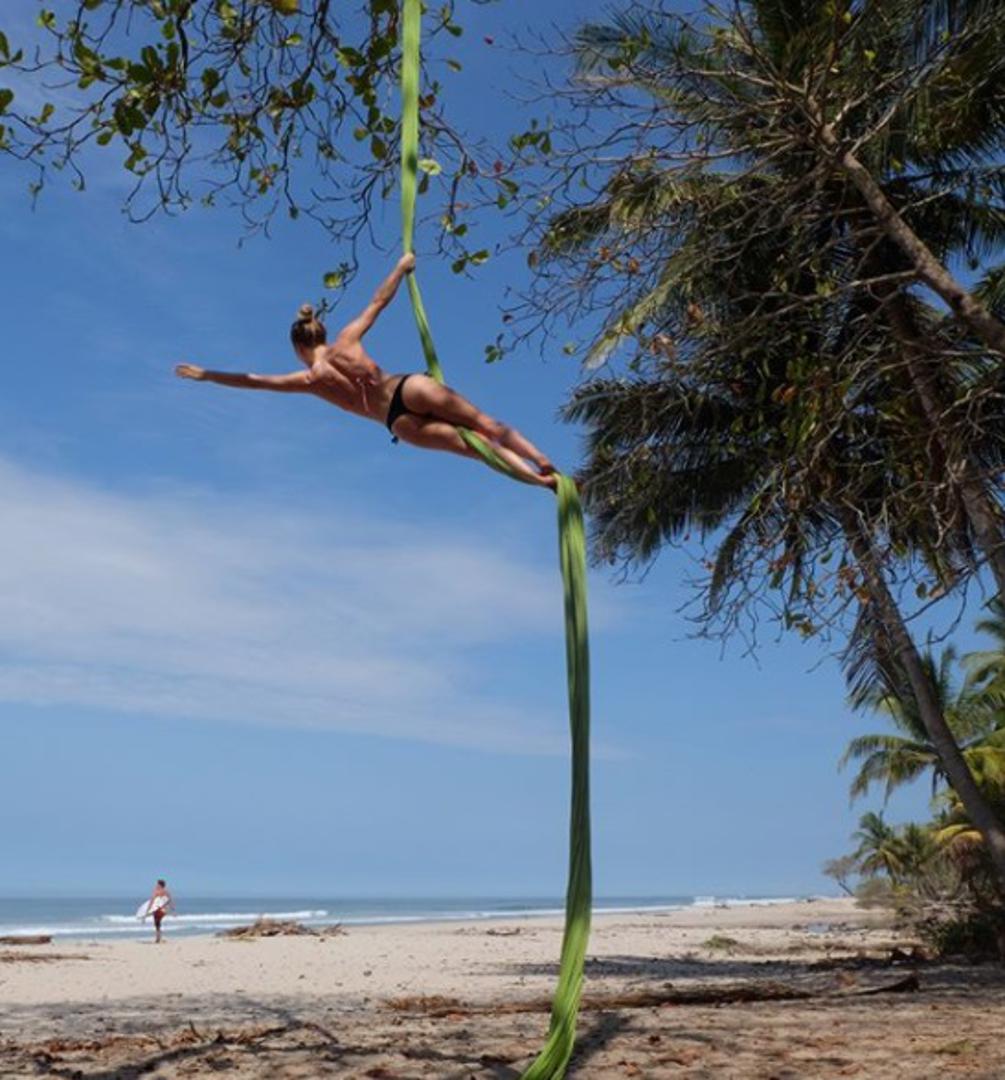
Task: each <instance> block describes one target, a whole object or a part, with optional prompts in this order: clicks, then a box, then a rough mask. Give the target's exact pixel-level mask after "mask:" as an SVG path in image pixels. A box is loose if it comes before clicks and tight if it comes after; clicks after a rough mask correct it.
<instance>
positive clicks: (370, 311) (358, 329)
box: [339, 254, 415, 341]
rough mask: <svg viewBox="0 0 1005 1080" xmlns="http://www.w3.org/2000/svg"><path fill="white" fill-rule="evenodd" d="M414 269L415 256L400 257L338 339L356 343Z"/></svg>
mask: <svg viewBox="0 0 1005 1080" xmlns="http://www.w3.org/2000/svg"><path fill="white" fill-rule="evenodd" d="M414 269H415V256H414V255H412V254H409V255H402V257H401V258H400V259H399V260H398V265H397V266H396V267H395V268H394V269H393V270H392V271H391V273H390V274H388V276H387V277H386V278H385V279H384V280H383V281H382V282H381V283H380V287H379V288H378V289H377V291H376V292H375V293H374V294H373V299H372V300H371V301H370V303H369V304H367V305H366V307H365V308H364V310H363V313H362V314H361V315H359V316H358V317H357V318H355V319H353V321H352V322H351V323H348V324H347V325H346V326H345V327H344V328H343V329H342V330H341V332H340V333H339V337H340V338H351V339H353V340H356V341H358V340H359V339H360V338H361V337H362V336H363V335H364V334H365V333H366V332H367V330H369V329H370V327H371V326H373V324H374V323H375V322H376V321H377V316H378V315H379V314H380V313H381V312H382V311H383V310H384V308H386V307H387V305H388V304H389V303H390V302H391V301H392V300H393V299H394V294H395V293H396V292H397V291H398V286H399V285H400V284H401V282H402V281H403V280H404V277H405V275H406V274H410V273H411V272H412V271H413V270H414Z"/></svg>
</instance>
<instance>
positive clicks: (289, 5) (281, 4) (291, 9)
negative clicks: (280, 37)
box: [268, 0, 300, 15]
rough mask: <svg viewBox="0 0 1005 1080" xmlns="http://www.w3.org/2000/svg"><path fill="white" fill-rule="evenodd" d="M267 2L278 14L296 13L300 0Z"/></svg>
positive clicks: (273, 0)
mask: <svg viewBox="0 0 1005 1080" xmlns="http://www.w3.org/2000/svg"><path fill="white" fill-rule="evenodd" d="M268 2H269V4H270V6H271V7H273V8H275V10H276V11H278V12H279V14H280V15H296V14H297V12H298V11H299V10H300V0H268Z"/></svg>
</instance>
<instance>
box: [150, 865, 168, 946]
mask: <svg viewBox="0 0 1005 1080" xmlns="http://www.w3.org/2000/svg"><path fill="white" fill-rule="evenodd" d="M173 907H174V900H173V899H172V898H171V893H170V892H168V887H167V884H166V882H165V881H164V879H163V878H158V879H157V884H156V885H155V886H154V891H153V892H152V893H151V894H150V899H149V900H148V901H147V914H148V915H152V916H153V917H154V944H155V945H160V943H161V941H162V940H163V938H162V936H161V923H162V922H163V921H164V916H165V915H166V914H167V913H168V912H169V911H170V910H171V909H172V908H173Z"/></svg>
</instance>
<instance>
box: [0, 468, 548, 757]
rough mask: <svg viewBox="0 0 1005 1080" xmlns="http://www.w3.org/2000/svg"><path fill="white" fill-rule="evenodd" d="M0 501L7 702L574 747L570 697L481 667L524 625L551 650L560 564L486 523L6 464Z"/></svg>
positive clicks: (3, 691)
mask: <svg viewBox="0 0 1005 1080" xmlns="http://www.w3.org/2000/svg"><path fill="white" fill-rule="evenodd" d="M0 506H2V507H3V515H4V520H3V529H2V532H0V597H2V598H3V602H2V604H0V700H3V701H7V702H16V703H21V704H27V705H40V706H41V705H50V706H52V705H55V706H64V707H66V706H76V707H84V708H96V709H101V710H116V711H125V712H127V713H131V714H149V715H159V716H185V717H196V718H205V719H210V720H217V721H226V722H243V723H251V724H267V725H274V726H290V727H301V728H326V729H332V730H341V731H353V732H369V733H376V734H382V735H386V736H391V737H402V738H413V739H420V740H425V741H434V742H444V743H451V744H456V745H468V746H479V747H484V748H486V749H499V750H513V751H518V752H531V753H551V752H564V750H565V736H564V725H565V717H564V710H562V709H556V710H555V715H550V713H551V710H550V709H549V710H548V715H541V713H540V711H535V710H533V709H528V708H522V707H521V703H520V702H519V701H515V702H514V704H512V705H509V704H507V705H505V706H501V705H498V704H496V703H494V702H493V701H492V700H491V688H490V687H489V686H488V683H489V681H490V677H491V673H488V674H487V673H486V671H485V670H484V669H483V668H482V667H481V665H482V664H483V663H485V655H486V652H485V649H484V647H485V646H495V647H498V648H499V649H500V650H506V653H505V654H504V659H505V655H508V646H511V645H513V643H514V642H515V641H516V640H517V639H518V638H522V637H525V636H528V635H530V636H533V637H535V638H537V639H538V640H537V641H536V643H535V647H540V645H541V642H542V641H544V640H547V639H548V638H549V637H551V638H554V639H555V640H556V648H555V657H556V661H557V662H558V663H559V664H560V663H561V661H560V659H559V656H560V655H561V650H560V643H559V642H558V641H557V635H558V634H560V633H561V621H560V610H561V600H560V595H559V590H560V583H559V580H558V576H557V569H556V570H551V569H550V568H549V569H547V570H546V569H538V568H535V567H532V566H529V565H527V564H525V563H523V562H521V561H520V560H519V559H518V558H517V557H516V556H514V555H513V554H512V553H508V552H507V551H506V550H504V549H503V548H502V547H500V546H498V545H496V544H493V543H492V542H490V541H487V540H486V539H484V538H483V537H481V536H477V535H472V536H471V537H470V538H464V537H461V538H458V537H457V535H456V534H453V533H451V534H445V535H444V534H440V535H436V534H432V533H431V532H430V530H429V529H427V528H425V527H423V529H422V531H421V532H418V531H413V530H412V529H410V528H409V527H407V526H406V527H404V528H403V527H402V524H401V522H400V521H394V522H382V521H377V520H373V519H364V518H362V517H360V516H357V515H353V514H346V513H344V512H339V513H333V514H331V515H330V516H329V515H320V514H318V515H308V514H304V513H303V512H297V511H290V510H289V509H287V508H285V507H281V506H270V505H265V504H263V503H262V501H261V500H258V501H255V502H248V501H242V500H240V499H237V498H228V497H226V496H210V495H207V494H203V493H193V492H177V491H174V492H170V493H163V492H155V493H151V494H117V493H112V492H109V491H103V490H100V489H98V488H96V487H94V486H91V485H88V484H85V483H81V482H79V481H75V480H70V479H66V478H60V477H57V476H54V475H49V474H45V473H41V472H38V471H34V470H28V469H26V468H24V467H22V466H20V465H17V464H14V463H12V462H10V461H5V460H4V459H2V458H0ZM489 663H491V661H490V662H489ZM556 666H557V665H556ZM555 678H556V684H557V685H558V686H559V687H560V686H562V685H564V673H561V672H560V671H559V670H556V673H555ZM498 682H499V680H498V679H496V685H497V686H498ZM514 692H515V693H519V687H514ZM558 693H560V690H559V691H558ZM556 701H560V698H558V697H556Z"/></svg>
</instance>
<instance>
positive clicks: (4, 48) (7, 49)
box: [0, 30, 10, 60]
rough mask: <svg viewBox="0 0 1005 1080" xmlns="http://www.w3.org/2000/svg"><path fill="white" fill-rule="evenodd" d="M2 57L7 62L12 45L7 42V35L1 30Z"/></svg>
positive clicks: (0, 48) (0, 54)
mask: <svg viewBox="0 0 1005 1080" xmlns="http://www.w3.org/2000/svg"><path fill="white" fill-rule="evenodd" d="M0 56H2V57H3V58H4V59H5V60H6V59H7V58H8V57H9V56H10V43H9V42H8V41H7V35H6V34H5V33H4V32H3V31H2V30H0Z"/></svg>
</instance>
